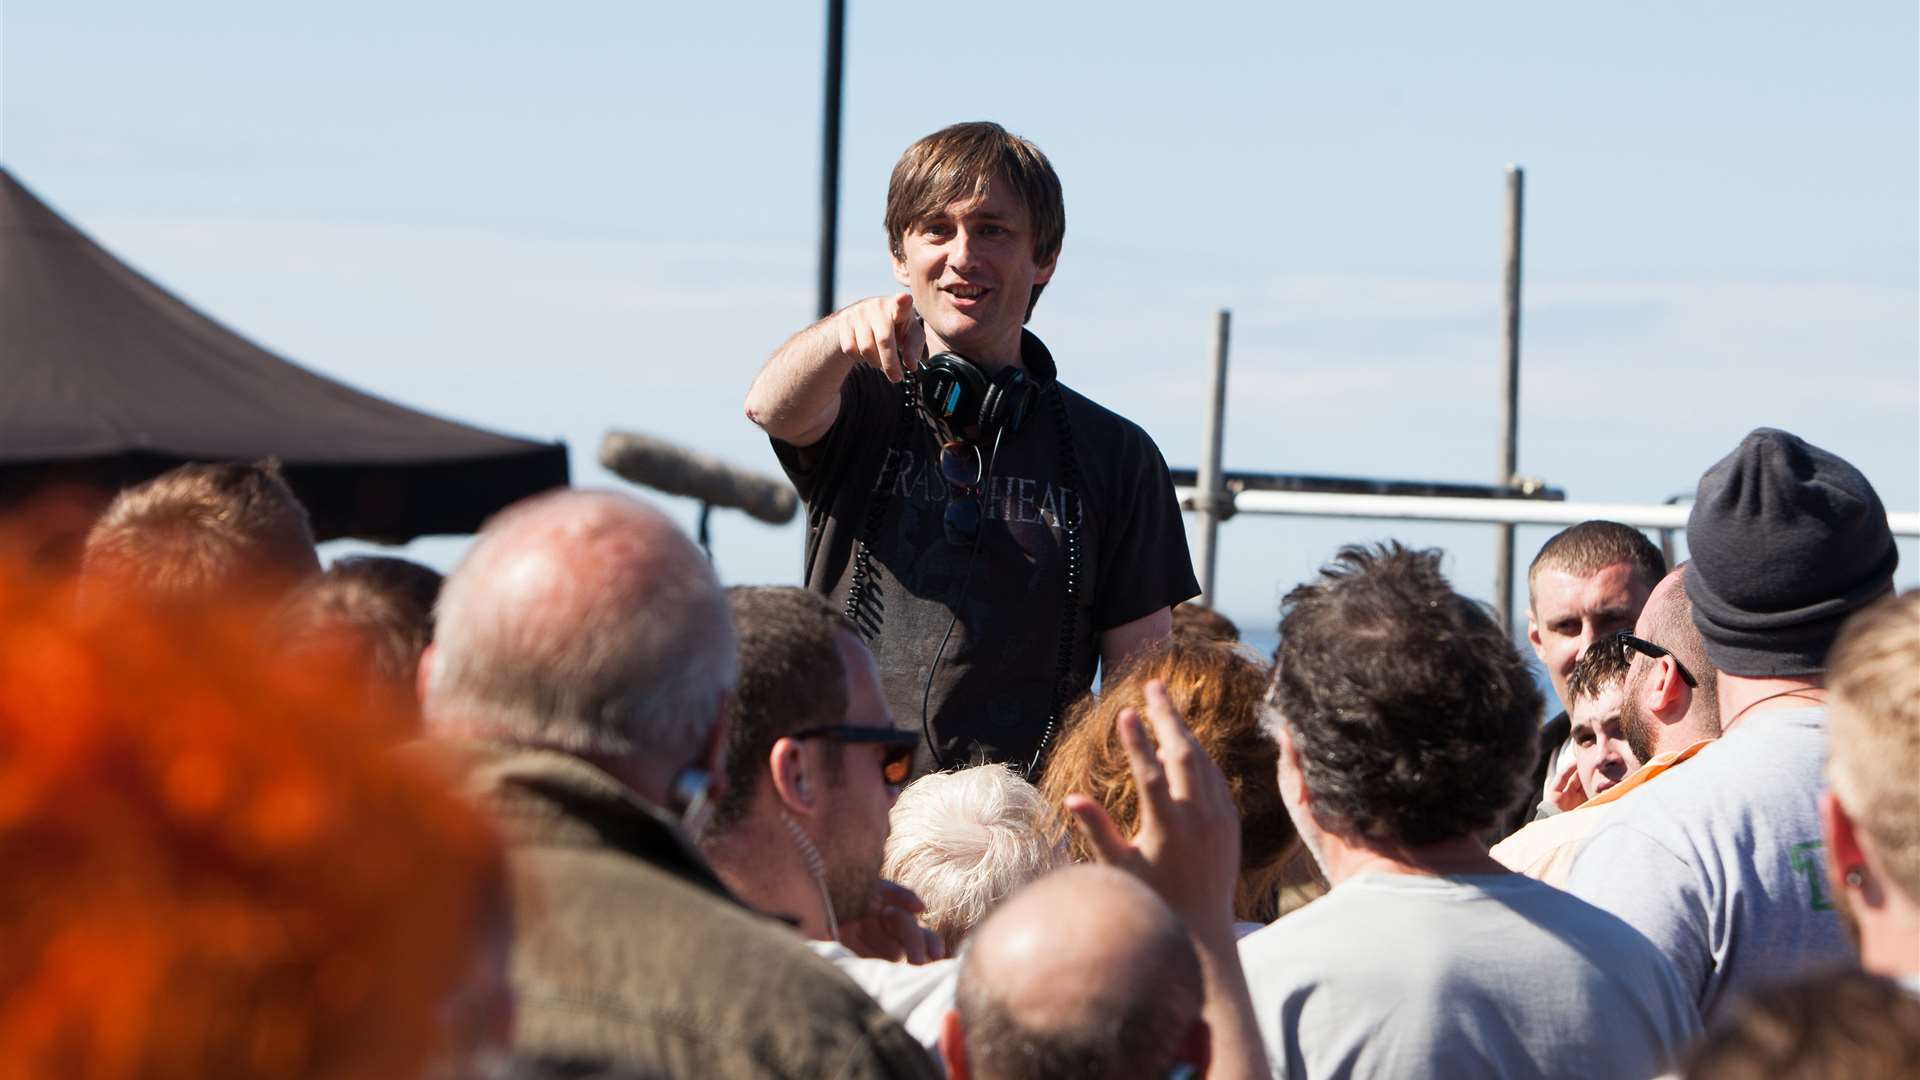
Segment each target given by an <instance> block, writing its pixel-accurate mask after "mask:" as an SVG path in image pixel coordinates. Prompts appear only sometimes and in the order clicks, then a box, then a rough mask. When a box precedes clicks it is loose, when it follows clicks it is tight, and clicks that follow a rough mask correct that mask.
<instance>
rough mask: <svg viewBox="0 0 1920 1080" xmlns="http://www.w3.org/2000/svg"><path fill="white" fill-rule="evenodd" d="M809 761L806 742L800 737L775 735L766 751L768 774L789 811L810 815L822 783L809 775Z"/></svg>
mask: <svg viewBox="0 0 1920 1080" xmlns="http://www.w3.org/2000/svg"><path fill="white" fill-rule="evenodd" d="M810 761H811V759H810V758H809V757H808V755H807V744H806V743H805V742H804V741H802V740H800V739H789V738H779V739H775V740H774V741H773V749H771V750H769V751H767V778H768V780H769V781H770V782H771V786H772V788H773V794H774V797H775V798H777V799H779V800H780V802H781V804H782V805H783V806H784V807H785V808H786V810H787V812H788V813H791V814H799V815H802V816H808V817H810V816H812V814H813V812H814V809H815V807H816V804H817V802H818V798H819V795H818V792H817V790H816V789H817V788H818V786H819V785H818V784H817V783H816V782H815V779H814V777H813V776H811V775H810V773H811V769H810Z"/></svg>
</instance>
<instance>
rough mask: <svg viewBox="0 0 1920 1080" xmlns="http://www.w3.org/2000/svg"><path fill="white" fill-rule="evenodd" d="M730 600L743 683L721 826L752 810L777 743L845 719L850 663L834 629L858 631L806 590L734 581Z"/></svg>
mask: <svg viewBox="0 0 1920 1080" xmlns="http://www.w3.org/2000/svg"><path fill="white" fill-rule="evenodd" d="M727 605H728V606H729V607H730V608H732V609H733V626H734V633H735V635H736V636H737V637H738V639H739V642H740V661H739V671H740V681H739V685H738V686H737V687H736V688H735V690H734V694H733V704H732V706H731V708H730V710H729V719H730V720H731V722H732V730H731V731H730V732H729V734H728V743H727V791H726V794H724V795H722V796H721V798H720V800H719V802H718V803H716V804H715V806H714V812H713V826H712V827H713V828H714V829H716V830H718V829H724V828H726V827H727V826H729V825H732V824H734V823H736V822H738V821H739V820H740V819H741V818H743V817H745V816H746V812H747V807H748V805H749V804H750V803H751V802H752V801H753V796H754V793H755V792H757V791H759V790H760V784H761V778H762V776H763V775H764V774H765V773H766V771H767V755H768V754H770V753H772V751H773V744H774V743H776V742H778V741H779V740H780V739H781V738H783V737H785V736H787V735H790V734H792V733H794V732H796V731H801V730H804V729H806V728H810V727H822V726H825V725H828V724H838V723H840V722H841V721H842V720H844V719H845V718H846V715H847V669H846V664H845V663H844V662H843V661H842V660H841V659H840V646H839V644H838V643H837V642H836V641H835V640H834V635H835V634H836V633H840V632H844V633H848V634H854V635H855V636H858V631H856V630H855V629H854V626H853V623H852V622H850V621H849V620H848V619H847V617H846V616H845V615H843V614H841V613H840V612H839V611H836V610H835V609H834V607H833V605H832V604H830V603H828V602H827V600H826V598H825V597H823V596H821V595H820V594H819V593H816V592H811V591H809V590H807V589H801V588H796V587H793V586H788V585H736V586H734V587H733V588H730V589H728V590H727ZM827 760H828V761H829V762H830V763H837V762H838V760H839V759H838V757H837V756H829V757H828V759H827ZM828 767H829V768H831V767H833V766H832V764H829V766H828Z"/></svg>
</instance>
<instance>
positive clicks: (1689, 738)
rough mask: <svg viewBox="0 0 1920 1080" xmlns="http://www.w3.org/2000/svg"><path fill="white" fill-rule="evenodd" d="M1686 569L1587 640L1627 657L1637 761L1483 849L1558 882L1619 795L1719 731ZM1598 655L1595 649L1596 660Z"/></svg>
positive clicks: (1626, 700) (1618, 659)
mask: <svg viewBox="0 0 1920 1080" xmlns="http://www.w3.org/2000/svg"><path fill="white" fill-rule="evenodd" d="M1686 572H1687V568H1686V565H1685V564H1682V565H1681V566H1680V568H1679V569H1677V570H1675V571H1674V572H1673V573H1671V574H1668V575H1667V576H1666V577H1664V578H1662V579H1661V580H1660V584H1659V585H1657V586H1655V587H1654V590H1653V595H1651V596H1649V597H1648V598H1647V606H1646V607H1645V608H1644V609H1642V610H1641V612H1640V620H1639V622H1638V623H1636V624H1635V625H1634V628H1633V630H1632V631H1626V630H1622V631H1619V632H1617V633H1615V634H1614V635H1613V636H1612V637H1609V638H1601V639H1600V640H1599V641H1597V642H1595V643H1594V645H1593V649H1595V650H1599V651H1600V652H1601V653H1603V654H1610V659H1611V660H1612V661H1613V662H1615V663H1624V664H1625V665H1626V672H1625V677H1624V679H1623V680H1622V684H1621V688H1620V691H1619V693H1620V709H1619V716H1620V730H1621V734H1622V735H1624V736H1625V738H1626V741H1627V746H1628V748H1629V750H1630V751H1631V752H1632V755H1633V760H1634V761H1635V762H1636V763H1637V767H1636V768H1634V769H1633V771H1632V772H1630V773H1628V774H1627V775H1626V777H1625V778H1624V779H1622V780H1620V781H1619V782H1618V783H1615V784H1611V785H1608V786H1607V787H1606V788H1605V790H1602V791H1600V792H1597V793H1595V795H1594V797H1593V798H1590V799H1588V800H1587V801H1586V802H1585V803H1583V804H1582V805H1580V806H1577V807H1574V808H1573V809H1572V810H1569V811H1567V812H1566V813H1564V814H1557V815H1555V816H1553V817H1548V818H1541V819H1540V820H1539V821H1535V822H1533V823H1532V824H1530V825H1528V826H1527V827H1526V828H1524V829H1521V830H1520V831H1519V832H1517V833H1514V834H1513V835H1512V836H1509V837H1508V838H1506V839H1505V840H1502V841H1501V842H1500V843H1498V844H1495V845H1494V846H1493V850H1492V852H1491V853H1490V854H1492V855H1493V857H1494V858H1495V859H1497V860H1499V861H1500V863H1501V864H1502V865H1504V866H1506V867H1507V868H1509V869H1511V870H1517V871H1519V872H1520V873H1523V874H1525V875H1527V876H1528V877H1531V878H1535V879H1537V880H1539V881H1544V882H1546V883H1547V884H1549V885H1553V886H1556V887H1561V888H1564V887H1565V886H1566V883H1567V876H1568V874H1570V873H1571V872H1572V871H1573V862H1574V857H1575V856H1576V855H1577V854H1578V853H1579V851H1580V845H1581V844H1584V843H1585V842H1586V840H1587V838H1588V837H1590V836H1592V835H1593V834H1594V832H1595V830H1597V829H1598V828H1599V827H1600V826H1601V825H1603V824H1605V823H1606V821H1607V820H1608V819H1609V817H1610V816H1611V815H1612V813H1613V810H1612V808H1613V807H1614V806H1617V805H1619V803H1620V800H1622V799H1625V798H1626V797H1627V796H1629V795H1631V794H1632V793H1633V792H1635V791H1637V790H1638V789H1639V788H1640V787H1641V786H1642V785H1643V784H1646V783H1647V782H1648V781H1650V780H1652V779H1653V778H1654V777H1656V776H1660V775H1661V774H1663V773H1665V772H1666V771H1667V770H1669V769H1671V768H1674V767H1675V766H1677V765H1680V764H1681V763H1682V762H1685V761H1686V760H1688V759H1689V758H1691V757H1693V755H1695V754H1697V753H1699V752H1700V751H1701V750H1702V749H1703V748H1705V747H1706V746H1707V745H1708V744H1709V743H1711V742H1712V741H1713V740H1714V739H1717V738H1719V737H1720V699H1719V694H1718V686H1719V673H1718V672H1717V671H1715V670H1714V668H1713V664H1712V663H1711V662H1710V661H1709V660H1708V659H1707V650H1706V644H1705V642H1703V641H1702V640H1701V638H1700V631H1699V630H1697V629H1695V628H1694V625H1693V605H1692V604H1690V603H1689V602H1688V601H1687V591H1686V589H1685V588H1684V587H1683V585H1682V580H1683V579H1684V577H1685V576H1686ZM1657 643H1664V644H1657ZM1589 651H1590V653H1591V652H1592V650H1589ZM1603 662H1604V661H1601V660H1600V659H1599V657H1598V656H1596V657H1595V663H1596V664H1599V663H1603ZM1580 663H1581V665H1585V664H1586V663H1587V660H1586V659H1584V658H1583V659H1582V660H1581V662H1580ZM1575 672H1576V674H1578V673H1579V672H1580V668H1579V667H1576V668H1575ZM1570 681H1579V680H1570ZM1575 711H1576V713H1578V712H1579V710H1578V709H1576V710H1575ZM1681 782H1683V783H1684V781H1681Z"/></svg>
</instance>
